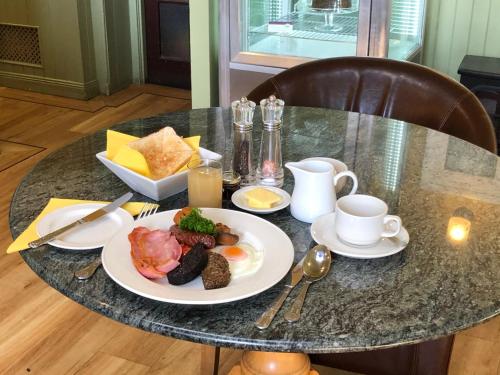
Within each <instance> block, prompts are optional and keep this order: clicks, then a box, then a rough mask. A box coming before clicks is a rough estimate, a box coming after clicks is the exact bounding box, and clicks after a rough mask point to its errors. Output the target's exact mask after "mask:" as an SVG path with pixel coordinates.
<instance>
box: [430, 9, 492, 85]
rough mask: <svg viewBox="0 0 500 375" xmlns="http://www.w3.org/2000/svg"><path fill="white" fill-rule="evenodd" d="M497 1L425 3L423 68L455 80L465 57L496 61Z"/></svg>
mask: <svg viewBox="0 0 500 375" xmlns="http://www.w3.org/2000/svg"><path fill="white" fill-rule="evenodd" d="M498 14H500V0H428V5H427V29H426V37H425V45H424V59H423V62H424V64H425V65H427V66H430V67H432V68H435V69H437V70H439V71H441V72H443V73H446V74H448V75H450V76H451V77H453V78H456V79H458V78H459V75H458V73H457V70H458V67H459V65H460V62H461V61H462V59H463V57H464V56H465V55H480V56H491V57H500V22H498V17H497V16H495V15H498Z"/></svg>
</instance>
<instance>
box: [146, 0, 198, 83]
mask: <svg viewBox="0 0 500 375" xmlns="http://www.w3.org/2000/svg"><path fill="white" fill-rule="evenodd" d="M144 10H145V12H144V13H145V21H146V48H147V69H148V76H147V81H148V82H150V83H155V84H159V85H165V86H171V87H178V88H183V89H191V56H190V43H189V0H144Z"/></svg>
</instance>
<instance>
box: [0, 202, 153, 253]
mask: <svg viewBox="0 0 500 375" xmlns="http://www.w3.org/2000/svg"><path fill="white" fill-rule="evenodd" d="M79 203H109V202H101V201H86V200H77V199H60V198H51V199H50V201H49V203H47V206H45V208H44V209H43V211H42V212H41V213H40V215H38V217H37V218H36V219H35V220H34V221H33V222H32V223H31V224H30V225H29V226H28V228H26V230H25V231H24V232H23V233H21V234H20V235H19V236H18V237H17V238H16V239H15V241H14V242H12V243H11V244H10V246H9V247H8V248H7V254H10V253H15V252H17V251H21V250H26V249H27V248H28V243H30V242H31V241H34V240H36V239H37V238H38V234H37V231H36V225H37V223H38V222H39V221H40V220H41V219H42V218H43V217H44V216H45V215H47V214H49V213H50V212H52V211H55V210H57V209H59V208H63V207H67V206H72V205H75V204H79ZM143 206H144V203H143V202H128V203H125V204H124V205H123V206H122V208H123V209H124V210H126V211H128V212H129V213H130V214H131V215H132V216H135V215H138V214H139V213H140V212H141V210H142V207H143Z"/></svg>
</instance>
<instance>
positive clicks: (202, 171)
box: [187, 159, 222, 207]
mask: <svg viewBox="0 0 500 375" xmlns="http://www.w3.org/2000/svg"><path fill="white" fill-rule="evenodd" d="M187 166H188V170H189V172H188V198H189V206H190V207H222V164H221V163H220V162H219V161H217V160H212V159H195V160H191V161H190V162H189V163H188V165H187Z"/></svg>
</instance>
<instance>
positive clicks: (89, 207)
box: [36, 203, 134, 250]
mask: <svg viewBox="0 0 500 375" xmlns="http://www.w3.org/2000/svg"><path fill="white" fill-rule="evenodd" d="M103 206H105V204H103V203H84V204H75V205H73V206H68V207H63V208H60V209H58V210H55V211H53V212H51V213H50V214H48V215H47V216H45V217H43V218H42V219H41V220H40V221H39V222H38V223H37V226H36V230H37V232H38V235H39V236H40V237H41V236H44V235H46V234H48V233H51V232H53V231H55V230H56V229H59V228H61V227H63V226H65V225H68V224H70V223H72V222H74V221H76V220H78V219H81V218H82V217H84V216H86V215H88V214H90V213H91V212H93V211H95V210H98V209H99V208H101V207H103ZM133 226H134V218H133V217H132V215H130V214H129V213H128V212H127V211H125V210H124V209H121V208H118V209H116V210H114V211H113V212H110V213H109V214H107V215H104V216H102V217H100V218H99V219H97V220H95V221H93V222H91V223H86V224H83V225H80V226H77V227H76V228H74V229H73V230H70V231H69V232H67V233H65V234H63V235H61V236H59V237H58V238H56V239H54V240H52V241H49V244H50V245H53V246H57V247H61V248H63V249H69V250H88V249H95V248H98V247H103V246H104V244H105V243H106V242H107V241H108V240H109V239H110V238H111V237H113V236H114V234H115V233H117V232H118V231H119V230H120V229H122V228H126V227H129V228H130V230H132V228H133Z"/></svg>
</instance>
